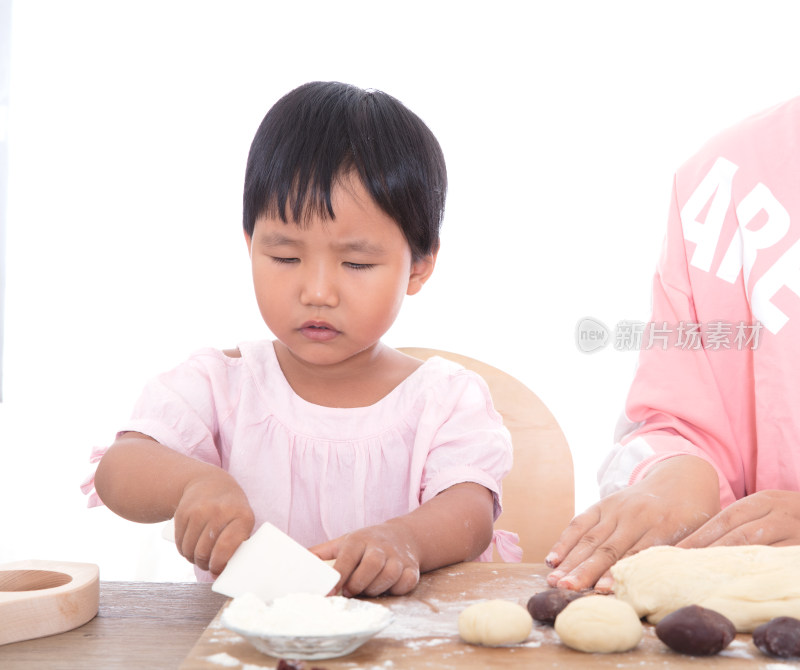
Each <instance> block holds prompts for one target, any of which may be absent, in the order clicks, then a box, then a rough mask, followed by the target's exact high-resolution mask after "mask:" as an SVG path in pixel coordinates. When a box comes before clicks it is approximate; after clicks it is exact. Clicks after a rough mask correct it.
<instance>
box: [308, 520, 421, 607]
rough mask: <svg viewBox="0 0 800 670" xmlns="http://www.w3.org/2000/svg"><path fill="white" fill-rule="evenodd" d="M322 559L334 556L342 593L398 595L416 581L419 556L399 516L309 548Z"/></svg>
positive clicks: (347, 594) (351, 594) (417, 579)
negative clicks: (339, 574) (387, 593)
mask: <svg viewBox="0 0 800 670" xmlns="http://www.w3.org/2000/svg"><path fill="white" fill-rule="evenodd" d="M311 552H313V553H314V554H316V555H317V556H319V557H320V558H321V559H323V560H331V559H336V562H335V563H334V566H333V567H334V568H335V569H336V570H338V571H339V572H340V573H341V575H342V577H341V579H340V580H339V584H338V585H337V587H336V590H338V589H340V588H341V590H342V594H343V595H345V596H355V595H359V594H362V593H363V594H364V595H368V596H378V595H380V594H381V593H386V592H387V591H388V592H389V593H391V594H393V595H402V594H404V593H408V592H409V591H411V589H413V588H414V587H415V586H416V585H417V582H418V581H419V559H418V558H417V553H418V552H417V551H416V550H415V548H414V546H413V540H412V535H411V533H410V532H409V531H408V530H407V529H406V528H405V527H404V525H403V522H402V521H401V520H399V519H393V520H392V521H388V522H386V523H383V524H380V525H377V526H369V527H367V528H362V529H360V530H357V531H354V532H352V533H348V534H347V535H343V536H342V537H339V538H337V539H335V540H330V541H328V542H324V543H323V544H319V545H317V546H315V547H311Z"/></svg>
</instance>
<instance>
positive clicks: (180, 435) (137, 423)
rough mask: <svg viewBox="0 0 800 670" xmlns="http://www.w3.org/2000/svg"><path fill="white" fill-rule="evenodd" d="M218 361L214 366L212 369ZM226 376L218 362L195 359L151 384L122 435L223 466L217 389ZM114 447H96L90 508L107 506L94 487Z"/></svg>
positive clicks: (88, 485)
mask: <svg viewBox="0 0 800 670" xmlns="http://www.w3.org/2000/svg"><path fill="white" fill-rule="evenodd" d="M209 361H212V365H209ZM221 379H224V375H220V374H217V373H215V372H214V369H213V358H211V357H209V356H203V355H195V356H193V357H192V358H190V359H189V360H188V361H186V362H185V363H183V364H181V365H179V366H178V367H176V368H174V369H173V370H171V371H169V372H166V373H164V374H161V375H159V376H158V377H155V378H154V379H152V380H151V381H149V382H148V383H147V385H146V386H145V388H144V390H143V391H142V393H141V395H140V396H139V399H138V400H137V402H136V405H135V406H134V410H133V413H132V415H131V418H130V419H129V420H128V421H127V422H126V423H125V424H123V425H122V426H121V429H120V431H119V433H118V435H119V434H120V433H123V432H128V431H135V432H138V433H143V434H145V435H147V436H149V437H152V438H153V439H154V440H156V441H157V442H159V443H161V444H163V445H164V446H166V447H169V448H170V449H174V450H175V451H178V452H180V453H182V454H185V455H187V456H191V457H192V458H196V459H198V460H201V461H204V462H206V463H210V464H212V465H216V466H221V465H222V459H221V454H220V449H219V444H218V442H219V439H218V434H219V430H218V411H219V408H218V407H217V405H216V402H215V399H216V398H217V397H218V396H219V394H215V392H214V387H215V385H219V383H220V380H221ZM107 450H108V446H105V447H95V448H94V449H93V450H92V453H91V456H90V463H92V464H93V465H94V467H93V468H92V472H91V473H90V475H89V476H88V477H87V478H86V479H85V480H84V481H83V483H82V484H81V490H82V491H83V492H84V494H87V495H88V496H89V501H88V504H89V506H90V507H93V506H96V505H101V504H102V501H101V500H100V498H99V497H98V496H97V492H96V491H95V488H94V471H95V469H96V467H97V463H98V462H99V461H100V459H101V458H102V457H103V454H105V452H106V451H107Z"/></svg>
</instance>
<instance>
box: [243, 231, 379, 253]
mask: <svg viewBox="0 0 800 670" xmlns="http://www.w3.org/2000/svg"><path fill="white" fill-rule="evenodd" d="M258 243H259V244H262V245H264V246H266V247H280V246H291V247H301V246H303V242H302V241H301V240H297V239H295V238H292V237H289V236H288V235H284V234H283V233H278V232H269V233H264V234H263V235H261V236H260V237H259V238H258ZM333 247H334V248H335V249H337V250H338V251H341V252H348V251H349V252H354V253H363V254H375V255H380V254H384V253H386V249H385V248H384V247H383V245H381V244H376V243H375V242H370V241H369V240H366V239H354V240H347V241H344V242H336V243H334V244H333Z"/></svg>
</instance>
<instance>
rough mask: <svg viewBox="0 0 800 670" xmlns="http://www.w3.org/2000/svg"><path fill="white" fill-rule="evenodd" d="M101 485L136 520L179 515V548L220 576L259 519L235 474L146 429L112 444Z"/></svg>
mask: <svg viewBox="0 0 800 670" xmlns="http://www.w3.org/2000/svg"><path fill="white" fill-rule="evenodd" d="M95 488H96V490H97V494H98V496H99V497H100V499H101V500H102V501H103V503H104V504H105V505H106V506H107V507H108V508H109V509H111V510H112V511H114V512H116V513H117V514H119V515H120V516H122V517H124V518H126V519H129V520H131V521H138V522H143V523H154V522H158V521H165V520H166V519H171V518H172V517H173V516H174V518H175V544H176V545H177V547H178V551H179V552H180V553H181V555H182V556H184V557H185V558H187V559H188V560H189V561H190V562H192V563H194V564H195V565H197V566H198V567H199V568H201V569H202V570H209V571H210V572H211V573H212V574H214V575H218V574H219V573H220V572H222V569H223V568H224V567H225V565H226V564H227V562H228V559H230V557H231V556H232V555H233V552H234V551H235V550H236V548H237V547H238V546H239V545H240V544H241V543H242V542H243V541H244V540H246V539H247V538H248V537H249V536H250V533H251V532H252V530H253V525H254V523H255V519H254V516H253V511H252V509H251V508H250V504H249V503H248V501H247V496H245V494H244V491H242V489H241V487H240V486H239V485H238V484H237V483H236V481H235V480H234V479H233V477H231V475H229V474H228V473H227V472H225V471H224V470H222V469H221V468H218V467H216V466H214V465H210V464H208V463H203V462H202V461H199V460H197V459H194V458H191V457H189V456H185V455H183V454H180V453H178V452H177V451H174V450H172V449H169V448H168V447H165V446H164V445H162V444H160V443H158V442H156V441H155V440H153V439H152V438H150V437H147V436H146V435H143V434H141V433H133V432H131V433H124V434H123V435H121V436H120V437H119V438H118V439H117V440H116V442H114V444H113V445H111V447H109V449H108V451H107V452H106V453H105V455H104V456H103V458H102V459H101V460H100V463H99V464H98V466H97V472H96V474H95Z"/></svg>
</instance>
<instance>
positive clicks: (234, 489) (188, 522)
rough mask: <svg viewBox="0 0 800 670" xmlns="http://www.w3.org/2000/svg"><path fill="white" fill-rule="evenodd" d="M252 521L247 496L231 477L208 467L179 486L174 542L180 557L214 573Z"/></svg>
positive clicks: (247, 530) (253, 523)
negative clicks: (180, 489) (199, 474)
mask: <svg viewBox="0 0 800 670" xmlns="http://www.w3.org/2000/svg"><path fill="white" fill-rule="evenodd" d="M254 525H255V517H254V515H253V510H252V509H251V508H250V503H249V502H248V501H247V496H246V495H245V493H244V491H242V489H241V487H240V486H239V485H238V484H237V483H236V481H235V480H234V479H233V477H231V475H229V474H228V473H227V472H225V471H224V470H220V469H218V468H215V469H213V470H211V469H209V471H206V472H204V473H203V474H202V475H201V476H198V477H195V478H193V479H191V480H189V482H188V483H187V484H186V486H185V487H184V489H183V495H182V496H181V498H180V502H179V503H178V507H177V509H176V510H175V544H176V546H177V547H178V551H179V552H180V554H181V555H182V556H183V557H184V558H186V559H188V560H189V561H190V562H191V563H194V564H195V565H196V566H197V567H199V568H200V569H202V570H208V571H210V572H211V574H212V575H213V576H214V577H216V576H218V575H219V574H220V573H221V572H222V570H223V569H224V568H225V566H226V565H227V564H228V560H230V557H231V556H233V552H234V551H236V549H237V548H238V546H239V545H240V544H241V543H242V542H244V540H246V539H247V538H248V537H250V534H251V533H252V531H253V526H254Z"/></svg>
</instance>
